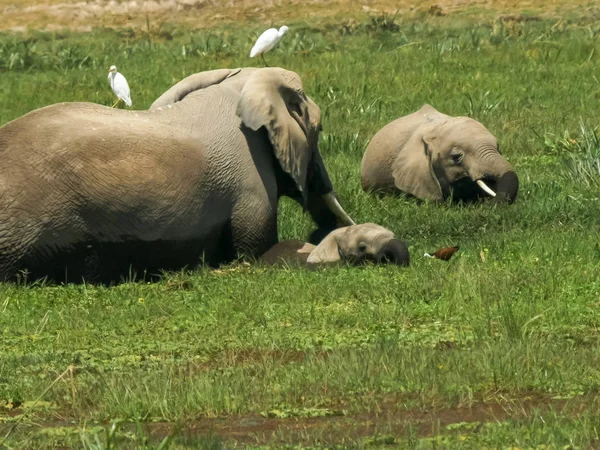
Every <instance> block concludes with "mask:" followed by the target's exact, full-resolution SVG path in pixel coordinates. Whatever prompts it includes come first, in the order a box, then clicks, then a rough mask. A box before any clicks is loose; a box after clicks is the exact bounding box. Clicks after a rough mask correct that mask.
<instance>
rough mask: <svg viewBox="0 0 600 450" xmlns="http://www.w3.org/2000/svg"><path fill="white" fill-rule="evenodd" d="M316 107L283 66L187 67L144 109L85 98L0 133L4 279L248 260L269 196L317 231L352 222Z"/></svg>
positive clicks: (266, 239)
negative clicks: (327, 157)
mask: <svg viewBox="0 0 600 450" xmlns="http://www.w3.org/2000/svg"><path fill="white" fill-rule="evenodd" d="M320 130H321V118H320V111H319V108H318V106H317V105H316V104H315V103H314V102H313V101H312V100H311V99H310V98H309V97H307V96H306V94H305V93H304V90H303V88H302V82H301V80H300V77H299V76H298V75H297V74H295V73H294V72H290V71H287V70H283V69H279V68H265V69H235V70H229V69H222V70H213V71H209V72H203V73H199V74H195V75H192V76H190V77H188V78H186V79H184V80H183V81H181V82H180V83H178V84H176V85H175V86H173V87H172V88H171V89H169V90H168V91H167V92H165V93H164V94H163V95H162V96H161V97H160V98H159V99H158V100H156V102H155V103H154V104H153V105H152V108H151V109H150V110H149V111H124V110H117V109H111V108H107V107H104V106H100V105H96V104H91V103H61V104H56V105H52V106H48V107H45V108H41V109H38V110H35V111H33V112H31V113H29V114H26V115H25V116H23V117H21V118H19V119H16V120H14V121H12V122H10V123H8V124H6V125H4V126H3V127H2V128H0V160H1V161H2V163H1V166H0V279H7V278H11V277H12V276H13V275H15V273H16V272H17V271H19V270H24V269H27V270H28V271H29V272H30V273H31V276H32V277H35V278H37V277H40V276H49V277H50V278H52V279H58V280H64V279H65V277H67V279H69V280H74V281H77V280H81V277H87V278H88V279H91V280H100V281H105V280H114V279H118V277H120V276H122V275H123V274H127V273H129V271H130V270H131V269H133V270H134V271H136V272H138V274H139V272H140V271H143V270H148V271H154V270H158V269H176V268H180V267H184V266H194V265H196V264H197V263H199V262H200V261H201V260H203V261H204V262H206V263H209V264H213V265H216V264H219V263H223V262H227V261H231V260H232V259H234V258H235V257H236V256H237V255H238V254H245V255H249V256H254V257H258V256H260V255H261V254H262V253H263V252H264V251H266V250H268V249H269V248H270V247H271V246H273V245H274V244H275V243H276V242H277V202H278V198H279V197H280V196H282V195H287V196H290V197H292V198H293V199H295V200H297V201H298V202H299V203H300V204H302V205H303V206H304V207H305V208H306V209H307V210H308V212H309V213H310V214H311V216H312V218H313V219H314V221H315V222H316V224H317V225H318V227H319V228H320V229H322V230H326V231H331V230H332V229H335V228H336V226H337V225H338V221H339V224H341V225H351V224H353V222H352V220H351V219H350V217H348V215H347V214H346V213H345V212H344V211H343V209H342V208H341V206H340V205H339V203H338V202H337V200H336V198H335V196H334V194H333V187H332V184H331V181H330V179H329V176H328V174H327V171H326V170H325V166H324V164H323V161H322V159H321V155H320V154H319V150H318V146H317V140H318V136H319V131H320Z"/></svg>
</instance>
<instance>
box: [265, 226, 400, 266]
mask: <svg viewBox="0 0 600 450" xmlns="http://www.w3.org/2000/svg"><path fill="white" fill-rule="evenodd" d="M259 261H260V262H261V263H263V264H265V265H291V266H307V267H315V266H318V265H323V264H331V263H339V262H346V263H349V264H355V265H360V264H363V263H366V262H372V263H375V264H385V263H389V264H397V265H399V266H408V265H409V263H410V256H409V253H408V248H407V247H406V244H405V243H404V242H403V241H401V240H399V239H397V238H396V236H395V235H394V233H393V232H391V231H390V230H388V229H386V228H384V227H382V226H379V225H376V224H374V223H363V224H359V225H352V226H348V227H344V228H338V229H337V230H335V231H332V232H331V233H329V234H328V235H327V236H326V237H325V238H324V239H323V240H322V241H321V242H320V243H319V245H316V246H315V245H312V244H309V243H306V242H304V241H299V240H288V241H282V242H279V243H278V244H276V245H274V246H273V247H272V248H270V249H269V250H268V251H267V252H266V253H264V254H263V255H262V256H261V257H260V259H259Z"/></svg>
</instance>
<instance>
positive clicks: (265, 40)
mask: <svg viewBox="0 0 600 450" xmlns="http://www.w3.org/2000/svg"><path fill="white" fill-rule="evenodd" d="M287 30H288V27H286V26H285V25H284V26H282V27H281V28H280V29H279V31H277V28H269V29H268V30H267V31H265V32H264V33H263V34H261V35H260V36H259V37H258V39H257V40H256V44H254V47H252V50H250V58H254V57H255V56H258V55H260V57H261V58H262V60H263V62H264V63H265V66H267V67H269V65H268V64H267V62H266V61H265V57H264V54H265V53H267V52H268V51H269V50H271V49H272V48H273V47H275V46H276V45H277V44H278V43H279V41H280V40H281V38H282V37H283V35H284V34H285V33H287Z"/></svg>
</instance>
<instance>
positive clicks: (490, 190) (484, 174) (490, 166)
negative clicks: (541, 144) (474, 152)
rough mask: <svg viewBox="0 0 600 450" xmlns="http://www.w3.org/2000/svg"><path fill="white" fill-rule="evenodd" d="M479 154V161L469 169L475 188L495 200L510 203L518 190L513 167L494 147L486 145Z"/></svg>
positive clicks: (517, 179)
mask: <svg viewBox="0 0 600 450" xmlns="http://www.w3.org/2000/svg"><path fill="white" fill-rule="evenodd" d="M479 154H480V163H479V164H477V165H476V166H471V167H470V169H469V176H470V177H471V180H473V181H474V182H475V183H476V185H477V189H479V190H480V192H481V193H485V195H488V196H490V197H494V198H495V200H497V201H503V202H508V203H512V202H513V201H514V200H515V199H516V198H517V193H518V191H519V178H518V177H517V174H516V173H515V170H514V169H513V167H512V166H511V165H510V163H509V162H508V161H506V160H505V159H504V158H503V157H502V155H501V154H500V153H498V150H497V149H496V148H495V147H492V146H486V148H484V149H483V150H481V151H480V153H479Z"/></svg>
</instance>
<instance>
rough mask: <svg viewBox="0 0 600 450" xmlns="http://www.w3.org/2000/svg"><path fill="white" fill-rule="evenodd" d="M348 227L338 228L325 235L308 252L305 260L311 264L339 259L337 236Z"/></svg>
mask: <svg viewBox="0 0 600 450" xmlns="http://www.w3.org/2000/svg"><path fill="white" fill-rule="evenodd" d="M348 228H349V227H343V228H338V229H337V230H334V231H332V232H331V233H329V234H328V235H327V236H325V239H323V240H322V241H321V242H320V243H319V245H317V247H316V248H315V249H314V250H313V251H312V252H310V255H309V256H308V259H307V260H306V262H307V263H311V264H322V263H333V262H337V261H340V259H341V258H340V249H339V245H338V238H339V237H341V236H342V234H344V233H345V232H346V231H347V230H348Z"/></svg>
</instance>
